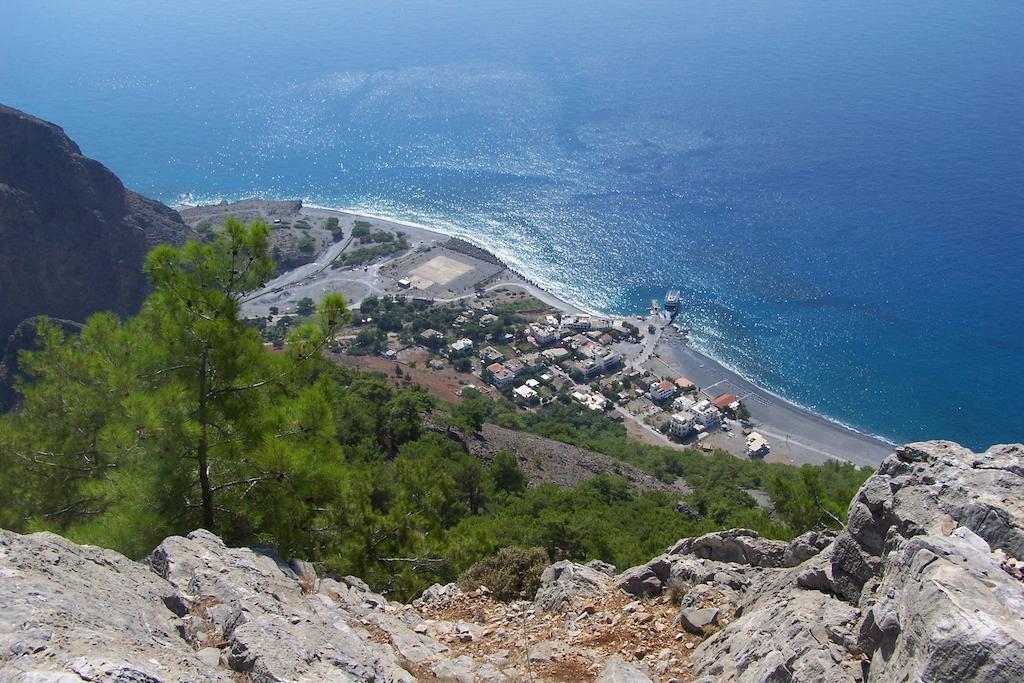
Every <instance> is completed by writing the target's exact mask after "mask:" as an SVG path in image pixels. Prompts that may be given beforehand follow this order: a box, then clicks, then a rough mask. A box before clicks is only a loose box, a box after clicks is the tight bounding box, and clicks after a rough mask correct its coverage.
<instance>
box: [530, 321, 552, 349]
mask: <svg viewBox="0 0 1024 683" xmlns="http://www.w3.org/2000/svg"><path fill="white" fill-rule="evenodd" d="M526 333H527V334H529V335H530V336H531V337H533V340H534V341H535V342H537V343H538V344H540V345H541V346H544V345H545V344H550V343H552V342H554V341H556V340H557V339H558V330H556V329H555V328H554V327H552V326H551V325H538V324H537V323H532V324H531V325H530V326H529V327H527V328H526Z"/></svg>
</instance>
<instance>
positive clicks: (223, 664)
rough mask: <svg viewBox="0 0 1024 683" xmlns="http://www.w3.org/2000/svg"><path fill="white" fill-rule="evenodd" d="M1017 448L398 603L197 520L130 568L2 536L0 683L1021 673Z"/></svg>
mask: <svg viewBox="0 0 1024 683" xmlns="http://www.w3.org/2000/svg"><path fill="white" fill-rule="evenodd" d="M1022 456H1024V447H1022V446H1020V445H1017V446H999V447H995V448H993V449H990V450H989V451H987V452H985V453H982V454H976V453H972V452H970V451H968V450H966V449H963V448H960V447H959V446H956V445H955V444H951V443H948V442H929V443H922V444H912V445H909V446H905V447H903V448H900V449H899V450H898V451H897V452H896V453H895V454H893V455H892V456H890V457H889V458H888V459H887V460H886V461H885V462H884V463H883V464H882V465H881V467H880V468H879V470H878V472H877V473H876V474H875V475H874V476H872V477H871V478H870V479H868V481H867V482H866V483H865V484H864V486H863V488H862V489H861V490H860V492H859V493H858V495H857V497H856V498H855V500H854V501H853V502H852V503H851V506H850V515H849V517H850V521H849V523H848V525H847V527H846V528H845V529H843V530H842V531H841V532H840V533H839V534H838V535H836V534H834V533H831V532H826V531H822V532H811V533H808V534H805V535H803V536H801V537H800V538H798V539H796V540H794V541H793V542H791V543H782V542H779V541H771V540H766V539H763V538H760V537H758V536H757V535H756V534H754V533H753V532H750V531H746V530H743V529H733V530H729V531H723V532H718V533H714V534H708V535H706V536H703V537H700V538H689V539H681V540H680V541H679V542H678V543H676V544H675V545H674V546H673V547H671V548H669V549H667V550H666V552H665V553H664V554H663V555H660V556H658V557H656V558H654V559H653V560H651V561H650V562H648V563H647V564H644V565H641V566H639V567H633V568H631V569H628V570H626V571H624V572H621V573H616V570H615V568H614V567H612V566H610V565H607V564H605V563H602V562H598V561H595V562H591V563H588V564H586V565H580V564H574V563H572V562H567V561H563V562H558V563H556V564H554V565H552V566H550V567H549V568H548V569H547V570H546V571H545V572H544V574H543V576H542V577H541V587H540V589H539V590H538V592H537V594H536V596H534V597H533V599H532V600H529V601H526V600H524V601H520V602H514V603H499V602H496V601H494V600H492V599H491V598H490V597H489V595H488V592H487V591H486V589H480V590H475V591H472V592H470V593H463V592H462V591H460V590H459V589H458V588H456V587H455V586H454V585H448V586H440V585H435V586H432V587H431V588H430V589H428V590H427V591H425V592H424V594H423V596H422V597H421V598H420V599H418V600H416V601H415V602H414V603H413V604H399V603H395V602H391V601H389V600H387V599H386V598H385V597H383V596H381V595H378V594H376V593H374V592H373V591H372V590H370V588H369V587H368V586H366V585H365V584H364V583H363V582H362V581H360V580H359V579H357V578H354V577H344V578H338V579H333V578H321V577H318V576H317V575H316V573H315V571H314V569H313V567H311V566H310V565H308V564H306V563H303V562H297V561H292V562H286V561H285V560H284V559H282V558H281V557H279V556H278V555H276V554H275V553H274V552H273V551H272V550H269V549H265V548H227V547H225V545H224V544H223V543H222V542H221V541H220V540H219V539H218V538H216V537H215V536H213V535H212V534H210V533H208V532H206V531H202V530H200V531H196V532H193V533H192V534H189V536H187V537H184V538H182V537H172V538H168V539H167V540H165V541H164V542H163V543H162V544H161V545H160V546H159V547H158V548H157V549H156V550H154V551H153V553H152V554H151V555H150V556H149V557H148V558H147V559H146V560H145V561H144V562H142V563H135V562H131V561H129V560H127V559H125V558H124V557H122V556H120V555H118V554H117V553H114V552H111V551H106V550H101V549H98V548H93V547H89V546H77V545H75V544H73V543H71V542H69V541H66V540H64V539H62V538H60V537H57V536H53V535H51V534H33V535H29V536H20V535H17V534H13V533H9V532H3V533H0V680H3V681H7V680H15V681H22V680H23V681H62V682H63V681H66V682H77V681H175V680H189V681H220V680H224V681H228V680H232V681H237V680H253V681H320V680H338V681H411V680H417V679H420V680H424V679H434V680H452V681H509V680H533V681H538V680H553V681H578V680H597V681H604V682H611V681H650V680H660V681H669V680H699V681H865V680H866V681H1007V682H1010V681H1014V682H1017V681H1021V680H1024V582H1022V579H1024V575H1022V567H1024V565H1022V563H1021V559H1022V558H1024V546H1022V543H1021V541H1022V538H1024V537H1022V533H1024V465H1022Z"/></svg>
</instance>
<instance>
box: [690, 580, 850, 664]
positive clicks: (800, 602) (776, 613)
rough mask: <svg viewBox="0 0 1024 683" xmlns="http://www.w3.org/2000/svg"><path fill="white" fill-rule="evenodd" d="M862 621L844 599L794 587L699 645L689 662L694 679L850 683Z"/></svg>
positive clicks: (749, 612) (766, 601)
mask: <svg viewBox="0 0 1024 683" xmlns="http://www.w3.org/2000/svg"><path fill="white" fill-rule="evenodd" d="M859 616H860V613H859V611H858V610H857V609H856V608H854V607H851V606H850V605H847V604H846V603H844V602H841V601H840V600H837V599H835V598H831V597H828V596H826V595H824V594H822V593H818V592H811V591H802V590H799V589H797V588H795V587H794V588H792V589H791V590H790V591H789V592H786V593H782V594H779V595H776V596H775V597H774V598H770V599H765V600H762V601H761V602H759V603H758V604H757V605H756V607H755V608H753V609H751V610H748V611H747V612H744V615H743V617H742V618H741V619H738V620H736V621H734V622H733V623H731V624H729V625H728V626H726V627H725V628H723V629H722V630H721V631H719V632H718V633H716V634H715V635H713V636H711V637H710V638H708V639H707V640H705V641H704V642H703V643H701V645H700V646H699V647H697V649H696V650H694V653H693V656H692V658H691V664H692V665H693V671H694V680H697V681H707V682H711V681H715V682H718V681H746V682H750V683H755V682H757V683H760V682H762V681H763V682H765V683H767V682H768V681H824V682H829V683H831V682H839V681H850V682H851V683H852V681H855V680H859V679H860V673H861V667H860V661H859V659H858V657H857V655H856V654H855V652H853V651H851V647H852V646H853V645H854V644H855V643H856V637H855V636H854V629H855V627H856V623H857V620H858V618H859Z"/></svg>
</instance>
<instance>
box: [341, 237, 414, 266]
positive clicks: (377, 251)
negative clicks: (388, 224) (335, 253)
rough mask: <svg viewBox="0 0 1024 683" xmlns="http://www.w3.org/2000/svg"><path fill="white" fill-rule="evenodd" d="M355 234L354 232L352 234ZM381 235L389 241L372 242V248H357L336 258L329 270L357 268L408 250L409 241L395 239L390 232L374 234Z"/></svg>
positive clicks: (400, 238)
mask: <svg viewBox="0 0 1024 683" xmlns="http://www.w3.org/2000/svg"><path fill="white" fill-rule="evenodd" d="M352 234H353V235H354V234H355V231H353V233H352ZM374 234H375V235H376V234H383V235H386V236H388V237H389V238H390V239H386V240H373V241H371V243H373V244H375V246H372V247H359V248H358V249H353V250H352V251H348V252H345V253H344V254H342V255H341V256H339V257H338V258H336V259H334V261H333V262H332V263H331V268H343V267H345V266H358V265H362V264H364V263H368V262H370V261H372V260H373V259H375V258H377V257H379V256H387V255H388V254H394V253H396V252H399V251H403V250H405V249H408V248H409V241H408V240H406V239H405V238H404V237H398V238H395V236H394V235H392V234H391V233H390V232H386V233H374Z"/></svg>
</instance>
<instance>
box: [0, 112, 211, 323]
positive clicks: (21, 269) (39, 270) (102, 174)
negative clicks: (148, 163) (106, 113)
mask: <svg viewBox="0 0 1024 683" xmlns="http://www.w3.org/2000/svg"><path fill="white" fill-rule="evenodd" d="M191 234H192V232H191V230H190V229H189V228H188V226H186V225H185V223H184V222H183V221H182V220H181V217H180V216H179V215H178V214H177V212H175V211H174V210H173V209H170V208H168V207H166V206H164V205H163V204H161V203H159V202H156V201H153V200H151V199H147V198H145V197H143V196H141V195H138V194H136V193H134V192H131V191H129V190H126V189H125V187H124V185H122V184H121V181H120V180H118V178H117V177H116V176H115V175H114V174H113V173H112V172H111V171H110V170H109V169H108V168H106V167H105V166H103V165H102V164H100V163H99V162H97V161H94V160H92V159H90V158H88V157H86V156H83V155H82V152H81V150H80V149H79V148H78V145H76V144H75V143H74V142H73V141H72V140H71V139H70V138H69V137H68V136H67V135H66V134H65V133H64V131H63V130H62V129H61V128H60V127H58V126H56V125H54V124H52V123H48V122H46V121H43V120H41V119H38V118H36V117H34V116H31V115H29V114H26V113H24V112H21V111H18V110H17V109H12V108H10V107H6V106H3V105H0V340H6V339H7V336H8V335H9V334H10V333H11V332H12V331H13V330H14V327H15V326H16V325H17V324H18V322H19V321H21V320H23V319H25V318H27V317H30V316H33V315H39V314H46V315H50V316H54V317H60V318H67V319H71V320H79V321H81V320H84V319H85V318H86V317H87V316H88V315H89V314H90V313H93V312H95V311H99V310H113V311H116V312H118V313H122V314H126V313H132V312H134V311H135V310H136V309H137V308H138V306H139V304H140V303H141V302H142V299H143V298H144V296H145V294H146V292H147V285H146V280H145V277H144V276H143V274H142V270H141V266H142V262H143V259H144V257H145V255H146V252H147V251H148V250H149V249H150V248H152V247H153V246H154V245H156V244H158V243H161V242H168V243H172V244H181V243H182V242H184V241H185V239H186V237H187V236H189V235H191Z"/></svg>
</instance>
